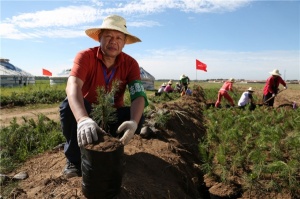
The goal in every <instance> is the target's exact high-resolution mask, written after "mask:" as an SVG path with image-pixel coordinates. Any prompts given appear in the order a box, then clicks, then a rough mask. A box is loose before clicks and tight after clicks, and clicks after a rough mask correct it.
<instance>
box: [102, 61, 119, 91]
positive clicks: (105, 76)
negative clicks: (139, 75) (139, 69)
mask: <svg viewBox="0 0 300 199" xmlns="http://www.w3.org/2000/svg"><path fill="white" fill-rule="evenodd" d="M102 68H103V74H104V80H105V88H106V89H107V88H108V84H109V83H110V82H111V80H112V78H113V76H114V74H115V72H116V68H113V69H112V70H111V74H110V75H108V74H107V70H106V69H107V68H106V66H105V64H104V63H102Z"/></svg>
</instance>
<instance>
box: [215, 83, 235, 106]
mask: <svg viewBox="0 0 300 199" xmlns="http://www.w3.org/2000/svg"><path fill="white" fill-rule="evenodd" d="M234 82H235V79H234V78H230V79H228V80H227V81H225V82H224V84H223V86H222V87H221V89H220V90H219V92H218V99H217V101H216V103H215V107H216V108H219V107H220V104H221V100H222V98H223V97H224V98H225V99H226V100H227V101H228V102H229V103H230V105H231V106H234V101H233V99H232V98H231V96H230V95H229V93H228V92H229V91H231V92H233V83H234Z"/></svg>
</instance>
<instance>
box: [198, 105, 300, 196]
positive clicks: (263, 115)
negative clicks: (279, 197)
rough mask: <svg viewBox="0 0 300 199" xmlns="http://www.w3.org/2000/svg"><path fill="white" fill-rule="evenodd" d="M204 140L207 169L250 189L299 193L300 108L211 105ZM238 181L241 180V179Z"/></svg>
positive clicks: (210, 173) (205, 169)
mask: <svg viewBox="0 0 300 199" xmlns="http://www.w3.org/2000/svg"><path fill="white" fill-rule="evenodd" d="M204 115H205V116H206V119H207V122H206V129H207V135H206V136H205V137H204V138H203V140H202V141H201V142H200V144H199V149H200V153H201V157H202V159H203V162H204V164H203V165H202V169H203V171H204V172H205V173H206V174H208V175H210V176H213V177H217V178H218V179H219V180H220V181H222V182H224V183H230V182H232V179H238V181H240V182H242V189H243V190H244V191H248V192H250V193H251V192H256V193H263V192H265V193H268V192H275V193H281V192H282V191H285V192H288V193H289V194H290V195H291V196H294V197H296V196H297V197H299V194H300V193H299V190H300V183H299V182H300V181H299V179H300V133H299V132H300V109H296V110H293V109H289V110H287V109H284V108H280V109H273V108H266V107H258V108H256V109H255V111H248V110H241V109H233V108H231V109H215V108H211V109H207V110H205V112H204ZM235 183H236V182H235Z"/></svg>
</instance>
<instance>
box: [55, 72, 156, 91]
mask: <svg viewBox="0 0 300 199" xmlns="http://www.w3.org/2000/svg"><path fill="white" fill-rule="evenodd" d="M70 72H71V69H65V70H63V71H62V72H60V73H58V74H57V75H56V76H50V77H49V79H50V85H56V84H61V83H66V82H67V79H68V77H69V74H70ZM140 74H141V79H142V83H143V85H144V88H145V90H155V88H154V81H155V78H154V77H153V76H152V75H151V74H150V73H148V72H147V71H146V70H145V69H143V68H142V67H140Z"/></svg>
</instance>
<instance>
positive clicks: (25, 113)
mask: <svg viewBox="0 0 300 199" xmlns="http://www.w3.org/2000/svg"><path fill="white" fill-rule="evenodd" d="M39 114H44V115H46V116H47V117H48V118H49V119H52V120H54V121H59V108H58V106H55V107H50V108H49V107H47V108H37V109H35V108H34V107H15V108H4V109H1V110H0V124H1V127H4V126H7V125H9V124H10V122H11V121H12V120H13V118H16V120H17V122H18V123H20V124H21V123H22V122H23V121H24V120H23V119H22V118H27V119H28V118H33V119H36V118H38V115H39Z"/></svg>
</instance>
